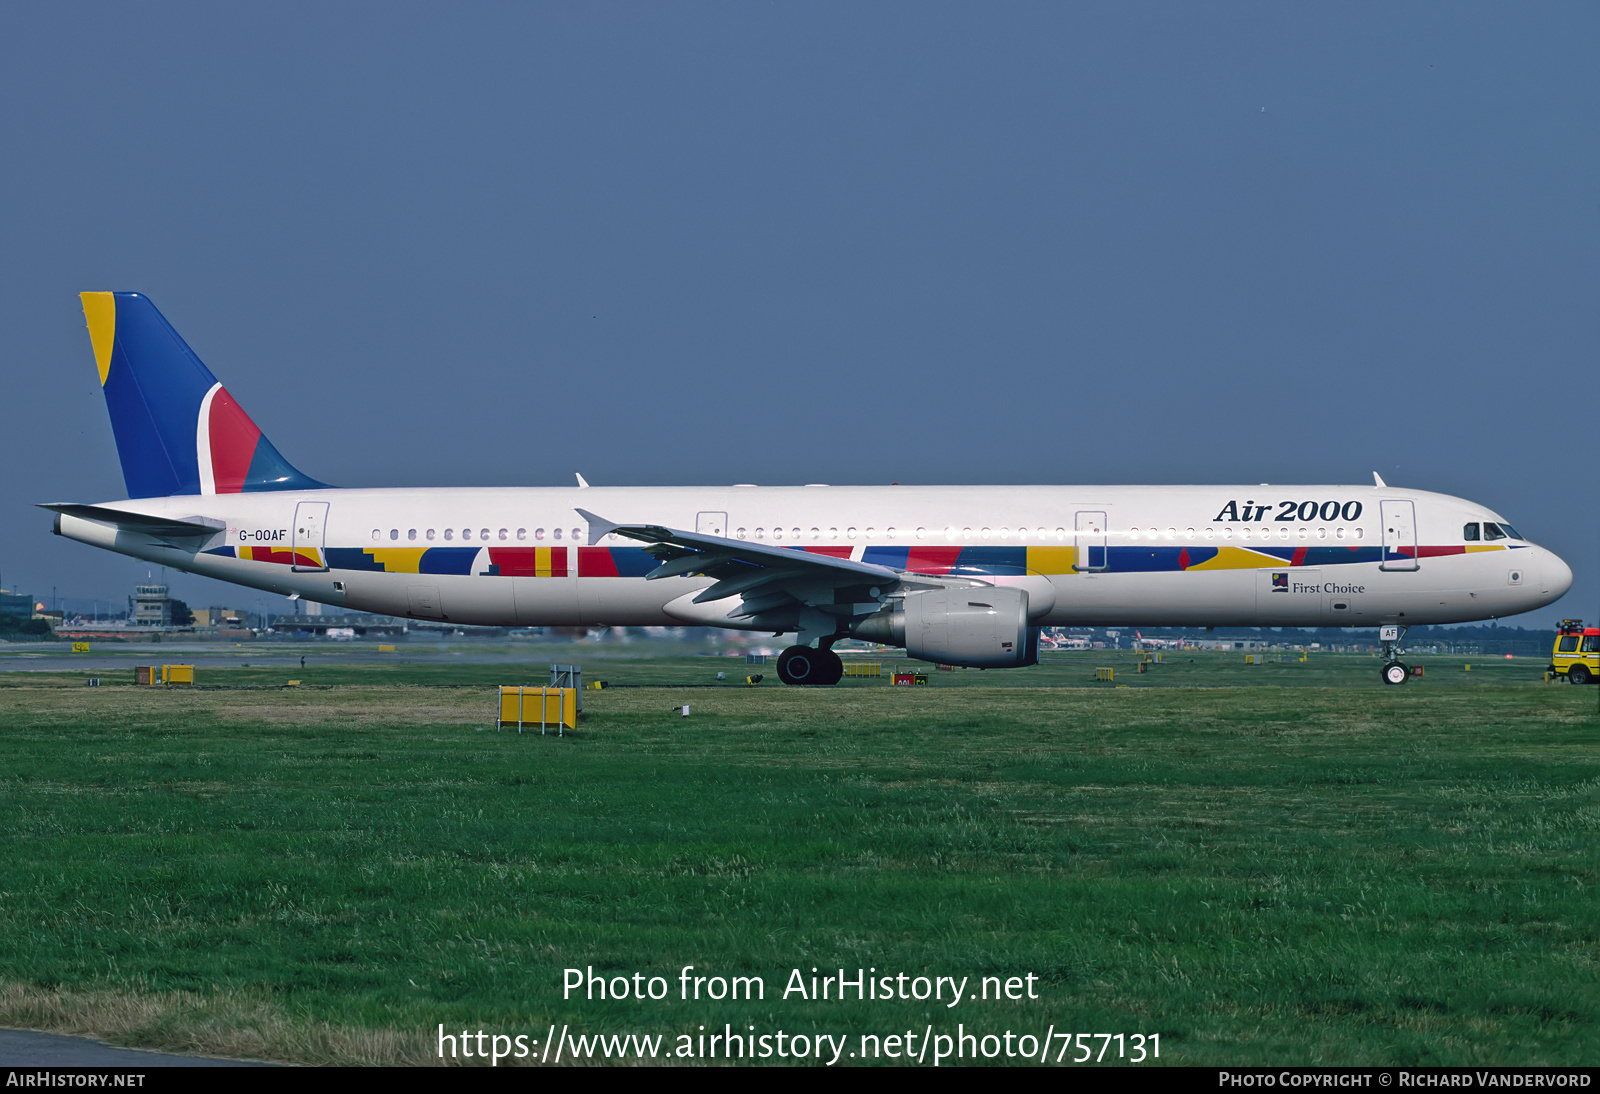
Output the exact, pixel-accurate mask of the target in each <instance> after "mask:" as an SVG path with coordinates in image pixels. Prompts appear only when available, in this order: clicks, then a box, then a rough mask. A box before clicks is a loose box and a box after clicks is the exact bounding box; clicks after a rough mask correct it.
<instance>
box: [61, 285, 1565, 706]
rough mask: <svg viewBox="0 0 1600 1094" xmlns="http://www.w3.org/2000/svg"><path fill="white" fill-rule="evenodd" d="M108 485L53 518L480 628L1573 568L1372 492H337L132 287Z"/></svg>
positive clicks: (1168, 614) (947, 648) (1054, 606)
mask: <svg viewBox="0 0 1600 1094" xmlns="http://www.w3.org/2000/svg"><path fill="white" fill-rule="evenodd" d="M83 310H84V314H85V316H86V317H87V319H88V324H89V337H90V341H91V342H92V343H93V346H94V358H95V364H96V366H97V367H98V368H99V370H100V383H101V387H102V388H103V389H104V391H105V396H106V405H107V407H108V408H109V410H110V412H111V426H112V429H113V430H114V432H115V433H116V440H117V450H118V453H119V454H120V456H121V460H122V473H123V477H124V479H125V480H126V482H127V486H128V494H129V499H130V500H127V501H111V502H102V503H100V504H95V505H83V504H54V505H47V506H45V508H47V509H52V510H54V511H55V513H56V514H57V515H56V521H55V530H56V532H57V534H59V535H63V536H67V537H69V538H71V539H75V540H79V541H81V542H83V543H88V544H92V545H94V546H96V547H104V548H107V549H108V550H112V551H117V552H119V553H121V554H125V555H131V556H133V557H134V558H139V559H144V560H147V561H149V562H153V563H159V564H160V565H162V566H171V567H174V568H176V569H179V570H186V571H189V572H191V573H196V574H203V575H205V576H206V577H214V578H218V579H220V580H223V581H231V582H234V583H235V584H239V585H246V586H249V587H251V588H255V589H262V590H265V591H268V592H272V593H282V594H285V595H289V596H299V597H302V598H304V599H306V600H314V601H320V602H322V603H324V604H331V605H336V606H338V607H342V608H346V609H355V610H360V611H367V612H380V613H385V614H390V615H398V616H410V617H413V618H416V619H429V620H448V621H450V622H453V623H470V624H486V625H491V626H519V627H521V626H573V625H588V626H678V625H683V624H690V625H696V626H703V627H727V628H733V629H737V630H745V631H764V632H767V633H785V632H795V633H796V634H797V635H798V642H797V643H796V644H795V645H793V646H790V647H789V648H788V649H787V650H785V651H784V653H783V655H782V656H781V657H780V658H779V660H778V676H779V677H780V678H781V679H782V680H783V682H784V683H786V684H832V683H836V682H837V681H838V680H839V678H840V675H841V672H842V669H841V665H840V661H839V656H838V654H836V653H834V652H833V650H832V648H831V647H832V645H833V643H834V642H835V641H836V640H838V639H840V638H845V637H852V638H860V639H866V640H868V641H872V642H878V643H883V644H886V645H890V646H900V647H903V648H904V649H905V651H906V653H907V654H908V655H910V656H911V657H915V658H920V659H922V660H925V661H934V662H939V663H942V664H949V665H965V666H971V667H980V668H1008V667H1016V666H1022V665H1031V664H1034V663H1035V662H1036V661H1037V660H1038V633H1039V628H1040V627H1044V626H1073V627H1081V626H1103V627H1108V626H1127V627H1155V626H1188V627H1221V626H1246V627H1257V626H1292V627H1327V626H1335V627H1355V626H1361V627H1371V626H1379V627H1382V628H1384V630H1383V631H1382V632H1381V633H1382V634H1383V636H1384V638H1385V639H1386V641H1385V654H1386V657H1385V663H1384V666H1383V669H1382V675H1383V679H1384V680H1385V681H1386V682H1387V683H1390V684H1399V683H1403V682H1404V681H1405V680H1406V678H1407V675H1408V672H1407V669H1406V666H1405V665H1404V664H1402V663H1401V662H1400V660H1399V656H1400V654H1399V652H1398V640H1399V638H1400V637H1401V636H1402V635H1403V633H1404V628H1406V627H1409V626H1412V625H1418V624H1425V623H1427V624H1432V623H1456V622H1465V621H1468V620H1480V619H1493V618H1498V617H1500V616H1507V615H1513V614H1515V613H1517V612H1525V611H1529V610H1530V609H1534V608H1539V607H1543V606H1544V605H1546V604H1549V603H1551V602H1552V601H1554V600H1555V599H1557V598H1558V597H1560V596H1561V594H1562V593H1564V592H1566V591H1567V588H1568V586H1570V585H1571V583H1572V571H1571V570H1570V569H1569V568H1568V567H1567V565H1566V563H1564V562H1562V561H1561V559H1559V558H1557V557H1556V556H1555V555H1554V554H1552V553H1551V552H1550V551H1547V550H1545V549H1544V548H1542V547H1538V546H1536V545H1534V544H1533V543H1530V542H1528V541H1527V540H1525V539H1524V538H1523V537H1522V536H1521V535H1520V534H1519V533H1518V532H1517V530H1516V529H1514V528H1513V527H1512V526H1511V525H1510V524H1508V523H1506V521H1505V520H1503V519H1501V517H1500V516H1499V514H1497V513H1493V512H1491V511H1490V510H1488V509H1485V508H1484V507H1483V506H1481V505H1475V504H1473V503H1472V502H1470V501H1464V500H1462V499H1461V498H1453V497H1447V496H1445V495H1442V494H1433V493H1427V492H1425V491H1420V490H1402V489H1396V488H1394V487H1390V486H1387V485H1385V484H1384V483H1383V481H1382V480H1381V479H1379V478H1378V476H1377V475H1376V474H1374V476H1373V479H1374V485H1372V486H1362V487H1356V486H1265V485H1263V486H1253V487H1227V486H944V487H926V486H924V487H917V486H888V487H882V486H872V487H867V486H843V487H841V486H797V487H765V488H763V487H755V486H728V487H648V488H646V487H638V488H630V487H593V488H590V487H588V486H587V484H585V483H584V482H583V480H582V478H581V476H580V477H579V480H578V485H577V486H576V487H566V488H530V489H516V488H499V489H468V490H457V489H414V490H403V489H386V490H359V489H358V490H346V489H334V488H332V487H329V486H327V485H326V484H324V483H320V482H317V481H316V480H315V479H311V478H308V477H307V476H305V475H303V474H301V473H300V472H299V471H297V470H295V468H294V467H292V466H291V465H290V464H289V462H288V461H287V460H285V459H284V458H283V457H282V456H281V455H279V454H278V450H277V449H276V448H274V447H273V445H272V442H271V441H269V440H268V439H267V438H266V437H265V436H264V435H263V434H262V432H261V430H260V429H259V428H258V427H257V426H256V424H255V422H253V421H251V419H250V417H249V415H247V414H246V413H245V412H244V410H243V408H241V407H240V406H239V404H238V403H236V402H235V401H234V400H233V398H232V396H230V395H229V394H228V392H227V391H226V389H224V388H223V386H222V385H221V384H219V383H218V382H217V381H216V379H215V378H214V377H213V376H212V375H211V372H210V371H209V370H208V369H207V368H206V366H205V365H204V364H202V363H201V362H200V359H199V358H198V357H197V356H195V354H194V352H193V351H192V350H190V349H189V347H188V346H187V345H186V344H185V343H184V341H183V339H182V338H180V337H179V336H178V333H177V332H176V331H175V330H173V328H172V327H171V326H170V325H169V324H168V323H167V321H166V320H165V319H164V318H162V316H161V313H160V312H158V311H156V309H155V306H154V305H152V304H151V303H150V301H149V300H148V299H146V298H145V297H143V296H141V295H139V294H137V293H110V292H91V293H84V294H83Z"/></svg>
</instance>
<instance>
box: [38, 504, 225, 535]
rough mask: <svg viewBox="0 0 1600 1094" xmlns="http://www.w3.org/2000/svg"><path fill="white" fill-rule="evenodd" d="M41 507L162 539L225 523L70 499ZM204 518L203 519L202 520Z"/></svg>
mask: <svg viewBox="0 0 1600 1094" xmlns="http://www.w3.org/2000/svg"><path fill="white" fill-rule="evenodd" d="M39 508H41V509H49V510H51V511H52V512H56V513H62V514H65V515H66V516H69V517H82V518H83V519H84V520H93V521H99V522H100V523H101V524H109V525H112V526H113V527H115V528H118V529H121V530H122V531H124V532H138V533H140V534H141V535H146V536H159V537H160V538H162V539H179V538H183V537H187V536H214V535H216V534H217V533H218V532H221V531H225V530H226V529H227V525H226V524H224V523H223V522H222V521H220V520H219V521H209V520H207V518H204V517H196V518H194V519H193V520H173V519H172V518H171V517H153V516H151V515H150V514H148V513H130V512H128V511H127V510H126V509H112V508H110V507H109V506H105V505H74V504H72V503H70V502H57V503H53V504H50V505H41V506H39ZM202 522H204V523H202Z"/></svg>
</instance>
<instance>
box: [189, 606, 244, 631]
mask: <svg viewBox="0 0 1600 1094" xmlns="http://www.w3.org/2000/svg"><path fill="white" fill-rule="evenodd" d="M191 614H193V615H194V625H195V626H197V627H248V626H249V625H250V613H249V612H248V611H246V610H245V609H243V608H216V607H212V608H194V609H192V610H191Z"/></svg>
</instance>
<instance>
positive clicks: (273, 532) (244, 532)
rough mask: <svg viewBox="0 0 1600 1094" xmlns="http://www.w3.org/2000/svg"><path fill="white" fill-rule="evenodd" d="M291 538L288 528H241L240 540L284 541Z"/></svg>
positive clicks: (255, 541) (259, 541)
mask: <svg viewBox="0 0 1600 1094" xmlns="http://www.w3.org/2000/svg"><path fill="white" fill-rule="evenodd" d="M288 538H289V529H287V528H241V529H239V542H240V543H244V542H246V541H250V542H253V543H282V542H283V541H284V540H286V539H288Z"/></svg>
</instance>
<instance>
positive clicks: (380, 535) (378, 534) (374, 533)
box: [372, 528, 383, 539]
mask: <svg viewBox="0 0 1600 1094" xmlns="http://www.w3.org/2000/svg"><path fill="white" fill-rule="evenodd" d="M372 538H373V539H382V538H383V533H382V532H380V531H378V529H376V528H374V529H373V530H372Z"/></svg>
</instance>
